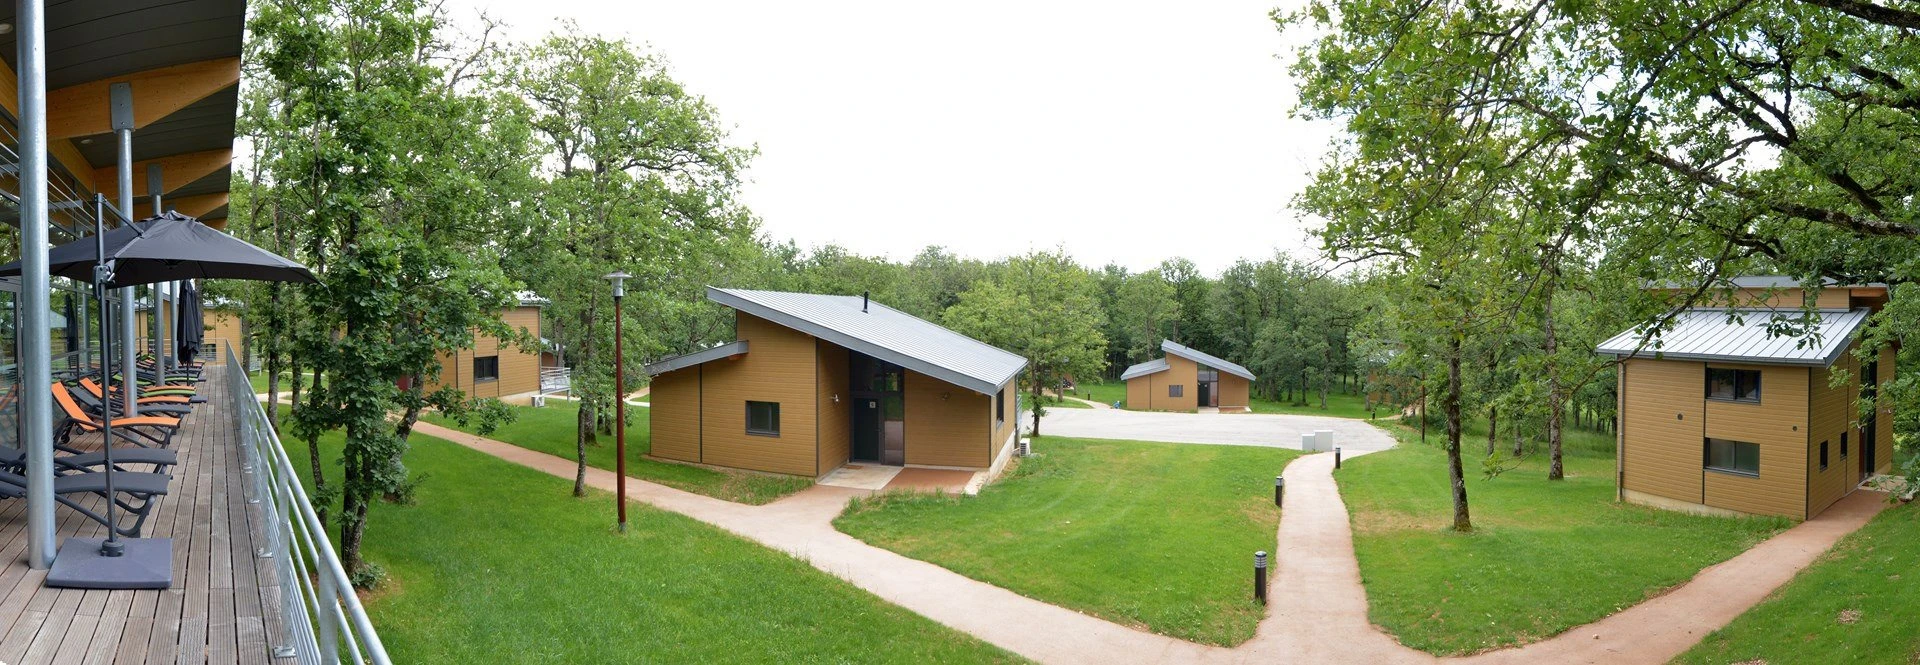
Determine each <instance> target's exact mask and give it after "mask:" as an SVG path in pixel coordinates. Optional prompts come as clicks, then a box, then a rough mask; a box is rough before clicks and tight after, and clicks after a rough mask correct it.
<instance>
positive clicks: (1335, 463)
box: [1333, 446, 1340, 469]
mask: <svg viewBox="0 0 1920 665" xmlns="http://www.w3.org/2000/svg"><path fill="white" fill-rule="evenodd" d="M1333 468H1335V469H1338V468H1340V446H1334V447H1333Z"/></svg>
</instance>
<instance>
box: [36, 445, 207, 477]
mask: <svg viewBox="0 0 1920 665" xmlns="http://www.w3.org/2000/svg"><path fill="white" fill-rule="evenodd" d="M54 449H55V450H58V451H63V452H66V453H67V454H65V455H54V456H53V466H54V472H55V473H60V474H66V473H69V472H73V473H87V472H91V471H93V470H94V469H95V468H97V467H102V466H106V464H107V455H106V453H105V452H103V451H99V450H95V451H92V452H81V451H79V450H77V449H74V448H72V447H68V446H61V445H56V446H54ZM179 463H180V455H179V454H178V453H175V452H174V451H171V450H163V449H160V448H115V449H113V466H114V469H115V470H117V471H126V469H125V468H123V467H122V466H121V465H123V464H151V465H153V466H154V467H156V471H155V473H164V472H163V471H159V470H157V468H159V467H171V466H174V465H176V464H179ZM26 466H27V451H25V450H21V449H19V448H14V447H11V446H0V467H5V468H10V469H24V468H26Z"/></svg>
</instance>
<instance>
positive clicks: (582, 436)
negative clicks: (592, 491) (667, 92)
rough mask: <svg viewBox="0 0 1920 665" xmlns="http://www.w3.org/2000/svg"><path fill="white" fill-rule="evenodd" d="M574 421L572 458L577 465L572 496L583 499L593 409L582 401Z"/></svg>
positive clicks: (585, 492) (585, 491) (585, 488)
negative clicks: (588, 438)
mask: <svg viewBox="0 0 1920 665" xmlns="http://www.w3.org/2000/svg"><path fill="white" fill-rule="evenodd" d="M574 419H575V420H576V422H575V423H574V425H575V426H574V429H573V457H574V460H575V461H576V462H577V463H576V464H575V466H574V469H573V495H574V496H576V497H584V496H586V495H587V437H589V436H592V434H593V408H592V407H590V406H588V405H587V403H586V401H584V400H582V401H581V403H580V411H579V412H577V413H576V414H575V415H574Z"/></svg>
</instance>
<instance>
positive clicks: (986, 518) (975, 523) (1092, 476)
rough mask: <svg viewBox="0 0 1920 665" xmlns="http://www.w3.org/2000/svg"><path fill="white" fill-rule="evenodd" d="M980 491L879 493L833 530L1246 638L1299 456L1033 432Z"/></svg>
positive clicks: (1091, 606) (1222, 640) (986, 575)
mask: <svg viewBox="0 0 1920 665" xmlns="http://www.w3.org/2000/svg"><path fill="white" fill-rule="evenodd" d="M1033 449H1034V452H1035V455H1036V456H1034V457H1030V458H1027V459H1024V460H1020V461H1019V462H1018V466H1017V467H1015V468H1014V469H1013V470H1011V471H1009V472H1008V473H1007V476H1006V477H1004V478H1002V479H1001V480H1000V481H999V482H997V483H995V484H993V485H991V486H989V487H988V488H987V489H986V490H985V491H983V492H981V493H980V495H979V496H976V497H953V496H944V495H932V494H888V495H882V496H880V497H877V498H874V499H870V500H864V501H860V502H857V503H855V504H854V505H852V506H850V507H849V508H848V510H847V512H846V513H845V514H843V515H841V517H840V518H839V519H838V520H836V521H835V522H834V525H835V526H837V527H839V528H840V530H841V531H844V532H846V533H848V534H851V535H853V536H854V537H856V538H859V539H861V540H864V541H866V542H869V543H872V544H875V545H878V546H881V547H885V548H887V549H890V550H893V551H895V552H899V553H901V554H904V555H906V556H910V557H913V558H915V559H920V560H923V561H929V562H932V563H935V564H938V565H940V566H944V567H946V568H948V569H950V570H953V571H955V572H958V573H960V574H962V575H966V576H968V577H971V578H973V579H977V580H981V581H984V582H988V583H991V584H994V585H997V586H1000V587H1004V588H1007V589H1011V590H1013V591H1015V592H1017V593H1020V594H1022V595H1025V596H1029V597H1032V598H1036V599H1039V600H1042V601H1045V602H1048V603H1053V604H1056V605H1061V606H1065V607H1069V608H1073V609H1076V610H1080V611H1083V612H1086V613H1088V614H1092V615H1095V616H1099V617H1102V618H1105V619H1108V620H1110V621H1115V622H1118V623H1122V624H1126V625H1131V626H1137V627H1142V628H1146V629H1148V630H1152V631H1154V632H1157V633H1162V634H1165V635H1171V636H1174V637H1178V638H1181V639H1185V640H1191V641H1195V642H1201V643H1206V644H1219V645H1232V644H1238V643H1240V642H1244V641H1246V640H1247V639H1248V638H1251V637H1253V631H1254V628H1255V626H1256V625H1257V624H1258V623H1259V622H1260V619H1261V617H1262V616H1263V614H1264V613H1263V610H1262V607H1261V606H1260V605H1259V604H1257V603H1255V602H1254V601H1253V600H1252V597H1251V595H1252V584H1251V575H1252V573H1251V568H1252V565H1253V553H1254V552H1255V551H1259V550H1266V551H1272V550H1273V549H1274V542H1275V541H1274V537H1275V530H1276V529H1277V528H1278V526H1279V509H1277V508H1274V506H1273V477H1274V476H1276V475H1279V474H1280V471H1281V469H1282V468H1284V467H1285V466H1286V464H1287V462H1288V461H1290V460H1292V459H1293V458H1294V457H1296V456H1298V454H1299V453H1298V452H1296V451H1288V450H1280V449H1274V448H1258V447H1247V446H1207V445H1193V444H1171V443H1145V442H1137V441H1103V440H1088V439H1069V438H1060V437H1040V438H1036V439H1035V440H1034V442H1033Z"/></svg>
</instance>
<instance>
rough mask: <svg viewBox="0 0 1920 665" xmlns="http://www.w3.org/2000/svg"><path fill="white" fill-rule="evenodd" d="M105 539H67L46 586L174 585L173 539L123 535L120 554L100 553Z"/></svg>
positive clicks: (145, 586) (143, 587)
mask: <svg viewBox="0 0 1920 665" xmlns="http://www.w3.org/2000/svg"><path fill="white" fill-rule="evenodd" d="M103 542H106V539H105V538H68V539H67V542H65V543H63V544H61V546H60V553H59V556H57V557H55V558H54V560H53V570H50V571H47V586H50V587H62V588H68V589H166V588H169V587H171V586H173V539H172V538H122V539H120V543H121V544H122V545H125V546H126V551H125V552H123V553H122V554H121V555H120V556H115V557H108V556H101V555H100V544H101V543H103Z"/></svg>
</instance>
